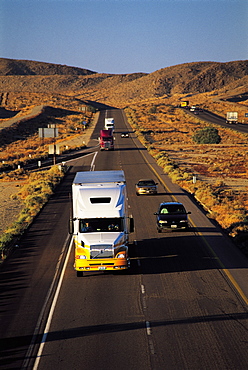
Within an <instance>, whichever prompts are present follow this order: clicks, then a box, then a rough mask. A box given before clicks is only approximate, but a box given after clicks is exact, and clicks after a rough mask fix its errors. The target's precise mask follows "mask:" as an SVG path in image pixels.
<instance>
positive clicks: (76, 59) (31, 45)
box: [0, 0, 248, 74]
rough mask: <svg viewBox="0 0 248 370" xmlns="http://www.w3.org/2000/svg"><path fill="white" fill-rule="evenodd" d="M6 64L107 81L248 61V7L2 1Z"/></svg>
mask: <svg viewBox="0 0 248 370" xmlns="http://www.w3.org/2000/svg"><path fill="white" fill-rule="evenodd" d="M0 57H2V58H13V59H27V60H35V61H41V62H49V63H56V64H65V65H69V66H75V67H81V68H87V69H90V70H93V71H96V72H103V73H114V74H117V73H120V74H123V73H132V72H148V73H150V72H154V71H156V70H158V69H161V68H164V67H169V66H172V65H176V64H181V63H188V62H196V61H217V62H228V61H233V60H244V59H248V1H247V0H0Z"/></svg>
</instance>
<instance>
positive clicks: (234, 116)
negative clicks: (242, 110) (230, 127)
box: [226, 112, 238, 124]
mask: <svg viewBox="0 0 248 370" xmlns="http://www.w3.org/2000/svg"><path fill="white" fill-rule="evenodd" d="M226 123H230V124H232V123H233V124H237V123H238V112H227V113H226Z"/></svg>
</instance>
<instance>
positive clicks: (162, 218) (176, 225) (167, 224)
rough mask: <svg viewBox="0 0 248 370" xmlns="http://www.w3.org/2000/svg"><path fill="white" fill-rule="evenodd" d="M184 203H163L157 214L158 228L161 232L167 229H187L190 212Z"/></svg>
mask: <svg viewBox="0 0 248 370" xmlns="http://www.w3.org/2000/svg"><path fill="white" fill-rule="evenodd" d="M190 213H191V212H186V210H185V208H184V206H183V204H182V203H179V202H166V203H161V204H160V205H159V208H158V212H155V213H154V215H156V216H157V230H158V232H159V233H161V232H162V231H163V230H165V229H167V230H168V229H187V228H188V227H189V223H188V214H190Z"/></svg>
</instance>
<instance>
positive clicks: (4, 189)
mask: <svg viewBox="0 0 248 370" xmlns="http://www.w3.org/2000/svg"><path fill="white" fill-rule="evenodd" d="M20 186H22V183H21V182H16V181H15V182H14V183H12V182H6V181H5V182H0V235H1V234H2V233H3V232H4V230H6V228H7V227H8V226H10V225H11V223H12V222H14V221H15V220H16V219H17V217H18V214H19V213H20V211H21V209H22V207H23V203H22V202H21V201H20V200H19V199H18V197H15V198H17V199H12V196H13V195H14V194H17V193H18V191H19V190H20Z"/></svg>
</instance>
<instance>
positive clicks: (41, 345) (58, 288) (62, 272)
mask: <svg viewBox="0 0 248 370" xmlns="http://www.w3.org/2000/svg"><path fill="white" fill-rule="evenodd" d="M72 244H73V239H71V243H70V246H69V249H68V252H67V256H66V259H65V263H64V266H63V269H62V271H61V275H60V279H59V282H58V286H57V289H56V292H55V295H54V298H53V302H52V306H51V309H50V312H49V316H48V319H47V323H46V327H45V330H44V333H43V336H42V340H41V344H40V347H39V350H38V353H37V356H36V360H35V363H34V367H33V370H36V369H38V366H39V362H40V358H41V355H42V352H43V348H44V345H45V343H46V337H47V334H48V332H49V328H50V325H51V322H52V317H53V313H54V310H55V306H56V303H57V300H58V296H59V292H60V289H61V286H62V281H63V277H64V274H65V269H66V266H67V263H68V260H69V256H70V253H71V248H72Z"/></svg>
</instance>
